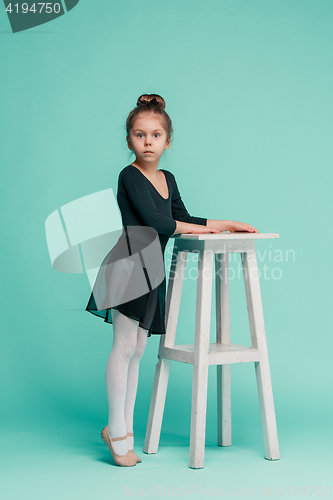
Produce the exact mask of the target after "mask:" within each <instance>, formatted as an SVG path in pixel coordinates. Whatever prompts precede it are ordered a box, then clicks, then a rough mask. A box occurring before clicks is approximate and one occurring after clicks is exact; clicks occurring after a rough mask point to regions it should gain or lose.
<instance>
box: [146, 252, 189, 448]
mask: <svg viewBox="0 0 333 500" xmlns="http://www.w3.org/2000/svg"><path fill="white" fill-rule="evenodd" d="M186 260H187V252H181V251H178V248H177V246H176V244H174V251H173V258H172V261H171V266H170V276H169V281H168V290H167V297H166V304H165V317H166V321H165V323H166V334H165V335H161V337H160V344H159V352H158V358H159V361H158V362H157V364H156V368H155V377H154V384H153V390H152V395H151V400H150V408H149V415H148V422H147V429H146V436H145V442H144V447H143V451H144V452H145V453H157V450H158V445H159V440H160V434H161V428H162V420H163V413H164V406H165V399H166V392H167V388H168V381H169V373H170V363H171V360H170V359H167V358H164V357H163V352H164V346H168V347H171V346H174V343H175V335H176V329H177V322H178V316H179V308H180V300H181V294H182V288H183V282H184V273H185V267H186Z"/></svg>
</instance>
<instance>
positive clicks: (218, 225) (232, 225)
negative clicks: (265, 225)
mask: <svg viewBox="0 0 333 500" xmlns="http://www.w3.org/2000/svg"><path fill="white" fill-rule="evenodd" d="M207 226H209V227H213V228H215V229H218V230H219V231H230V232H231V233H236V232H238V231H246V232H248V233H259V231H258V229H256V228H255V227H253V226H250V224H245V223H244V222H237V221H235V220H210V219H207Z"/></svg>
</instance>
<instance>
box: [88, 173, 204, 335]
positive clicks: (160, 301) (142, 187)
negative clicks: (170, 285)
mask: <svg viewBox="0 0 333 500" xmlns="http://www.w3.org/2000/svg"><path fill="white" fill-rule="evenodd" d="M160 170H162V171H163V172H164V174H165V177H166V181H167V185H168V189H169V196H168V198H163V196H161V195H160V193H159V192H158V191H157V189H156V188H155V187H154V186H153V184H152V183H151V182H150V181H149V179H147V177H146V176H145V175H144V174H143V173H142V172H141V171H140V170H139V169H138V168H137V167H135V166H134V165H128V166H127V167H125V168H123V170H122V171H121V172H120V174H119V177H118V191H117V202H118V206H119V209H120V212H121V217H122V223H123V226H124V228H123V229H125V228H126V227H127V226H147V227H150V228H153V229H154V230H156V231H157V233H158V237H159V240H160V244H161V249H162V253H163V262H164V250H165V247H166V244H167V242H168V240H169V238H170V236H171V235H172V234H173V233H174V232H175V230H176V227H177V224H176V220H178V221H182V222H188V223H191V224H201V225H204V226H205V225H207V219H206V218H203V217H192V216H191V215H190V214H189V213H188V211H187V210H186V208H185V205H184V203H183V201H182V198H181V196H180V192H179V189H178V186H177V183H176V179H175V177H174V175H173V174H172V173H171V172H169V171H168V170H164V169H160ZM123 236H124V238H125V233H123ZM120 240H121V238H120ZM118 243H119V244H120V241H119V242H118ZM118 243H117V245H118ZM114 250H115V247H114V248H113V249H112V250H111V251H110V252H109V254H108V255H107V256H106V258H105V259H104V262H105V261H110V260H111V259H112V253H114ZM102 279H103V283H102ZM108 286H112V284H111V283H105V277H103V278H102V275H101V274H100V276H97V278H96V283H95V287H99V289H102V290H106V291H105V293H106V292H107V287H108ZM95 287H94V288H95ZM165 293H166V279H165V277H164V279H163V281H162V282H161V283H160V284H159V285H158V286H157V287H156V288H154V289H153V290H151V291H149V292H148V293H146V294H145V295H142V296H141V297H139V298H137V299H134V300H131V301H129V302H125V303H123V304H120V305H117V306H115V307H112V308H113V309H117V310H118V311H120V312H121V313H123V314H125V315H126V316H128V317H130V318H132V319H135V320H136V321H139V326H141V327H142V328H145V329H147V330H148V336H149V337H150V336H151V334H159V335H161V334H164V333H165ZM86 310H87V311H89V312H91V313H93V314H95V315H97V316H100V317H102V318H104V321H106V322H108V323H112V316H111V309H110V308H106V309H103V310H97V307H96V302H95V300H94V296H93V293H92V294H91V296H90V299H89V302H88V305H87V307H86Z"/></svg>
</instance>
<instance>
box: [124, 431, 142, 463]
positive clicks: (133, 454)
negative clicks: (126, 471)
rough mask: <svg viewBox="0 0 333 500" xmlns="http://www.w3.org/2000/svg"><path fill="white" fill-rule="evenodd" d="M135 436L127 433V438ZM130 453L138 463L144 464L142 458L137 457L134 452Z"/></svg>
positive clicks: (130, 451)
mask: <svg viewBox="0 0 333 500" xmlns="http://www.w3.org/2000/svg"><path fill="white" fill-rule="evenodd" d="M133 435H134V434H133V432H128V433H127V436H133ZM128 452H129V453H130V454H131V455H132V457H133V458H135V460H136V461H137V462H138V463H139V462H142V460H141V458H140V457H138V455H136V454H135V453H134V451H133V450H128Z"/></svg>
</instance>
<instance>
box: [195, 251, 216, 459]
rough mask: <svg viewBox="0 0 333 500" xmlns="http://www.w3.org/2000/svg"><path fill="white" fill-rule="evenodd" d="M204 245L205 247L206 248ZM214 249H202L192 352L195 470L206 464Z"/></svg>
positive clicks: (199, 259)
mask: <svg viewBox="0 0 333 500" xmlns="http://www.w3.org/2000/svg"><path fill="white" fill-rule="evenodd" d="M203 248H205V247H203ZM212 279H213V252H212V251H211V250H207V251H206V250H205V249H203V251H201V252H200V253H199V258H198V283H197V302H196V320H195V339H194V353H193V384H192V409H191V437H190V464H189V466H190V467H191V468H193V469H199V468H202V467H203V466H204V455H205V435H206V408H207V382H208V366H209V360H208V351H209V334H210V315H211V296H212Z"/></svg>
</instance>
